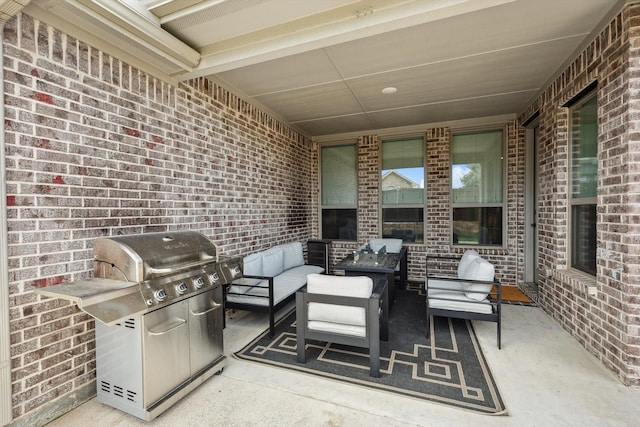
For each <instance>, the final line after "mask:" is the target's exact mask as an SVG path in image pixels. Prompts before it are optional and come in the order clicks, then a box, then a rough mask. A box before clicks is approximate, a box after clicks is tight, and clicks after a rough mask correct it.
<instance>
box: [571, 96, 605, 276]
mask: <svg viewBox="0 0 640 427" xmlns="http://www.w3.org/2000/svg"><path fill="white" fill-rule="evenodd" d="M592 99H595V101H596V171H595V172H596V176H595V190H596V194H595V195H594V196H589V197H579V196H576V197H574V194H573V181H574V174H573V172H574V171H573V167H574V157H573V151H574V147H573V129H574V126H575V123H574V120H573V114H574V112H575V111H576V110H578V109H580V108H581V107H583V106H584V105H585V104H587V103H588V102H589V101H591V100H592ZM565 106H566V107H567V108H568V116H569V120H568V138H567V143H568V153H569V156H568V160H569V161H568V163H569V174H568V191H567V197H568V202H567V260H568V264H569V267H570V269H571V270H574V271H576V272H578V273H580V274H585V275H588V276H590V277H594V278H595V277H596V275H597V269H598V261H597V253H598V252H597V251H598V245H597V227H598V219H597V209H598V197H597V193H598V167H597V161H598V139H599V136H600V129H599V123H598V118H599V117H598V114H597V109H598V90H597V87H591V86H590V87H588V88H587V90H585V91H583V92H581V93H579V94H578V95H577V96H576V97H574V98H573V99H572V100H571V102H570V103H568V104H566V105H565ZM576 206H593V207H594V208H595V210H596V215H595V222H594V227H595V229H596V230H594V233H596V243H595V245H594V248H593V257H594V259H595V265H594V269H593V271H587V270H585V269H583V268H580V266H577V265H576V263H575V262H574V249H575V248H574V243H573V242H574V236H575V234H576V233H575V231H574V228H573V226H574V220H573V215H574V207H576Z"/></svg>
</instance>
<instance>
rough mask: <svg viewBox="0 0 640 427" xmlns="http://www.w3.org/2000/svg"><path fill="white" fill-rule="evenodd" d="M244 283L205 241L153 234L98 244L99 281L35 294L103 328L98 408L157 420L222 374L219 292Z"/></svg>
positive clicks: (192, 235)
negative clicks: (69, 305) (63, 303)
mask: <svg viewBox="0 0 640 427" xmlns="http://www.w3.org/2000/svg"><path fill="white" fill-rule="evenodd" d="M240 275H241V261H240V259H226V260H220V259H219V256H218V253H217V248H216V246H215V244H214V243H213V242H211V241H210V240H209V239H207V238H206V237H205V236H203V235H202V234H200V233H197V232H191V231H180V232H168V233H150V234H142V235H127V236H116V237H108V238H100V239H96V240H95V242H94V278H92V279H88V280H82V281H77V282H71V283H65V284H60V285H56V286H51V287H48V288H43V289H39V290H37V291H36V292H37V293H39V294H41V295H44V296H51V297H57V298H64V299H67V300H71V301H74V302H75V303H77V304H78V306H79V307H80V308H81V309H82V310H83V311H85V312H87V313H88V314H90V315H91V316H93V317H95V318H96V319H98V320H99V322H96V370H97V375H96V376H97V395H98V401H100V402H102V403H105V404H108V405H110V406H113V407H116V408H118V409H121V410H123V411H125V412H127V413H130V414H132V415H134V416H137V417H139V418H142V419H146V420H152V419H154V418H155V417H157V416H158V415H159V414H161V413H162V412H163V411H164V410H166V409H167V408H169V407H170V406H171V405H172V404H173V403H175V402H176V401H178V400H179V399H180V398H182V397H183V396H185V395H186V394H187V393H189V392H190V391H191V390H193V389H194V388H196V387H197V386H198V385H200V384H201V383H202V382H203V381H204V380H206V379H207V378H209V377H210V376H211V375H213V374H215V373H216V372H220V371H221V370H222V368H223V367H224V364H225V359H226V358H225V356H224V354H223V340H222V333H223V320H224V313H223V301H222V298H223V290H222V286H223V285H224V284H225V283H229V282H231V280H233V279H234V278H236V277H239V276H240Z"/></svg>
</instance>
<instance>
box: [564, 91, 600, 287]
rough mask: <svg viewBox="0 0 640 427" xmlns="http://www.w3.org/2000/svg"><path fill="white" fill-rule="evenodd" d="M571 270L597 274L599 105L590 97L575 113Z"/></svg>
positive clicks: (577, 105) (572, 131) (576, 106)
mask: <svg viewBox="0 0 640 427" xmlns="http://www.w3.org/2000/svg"><path fill="white" fill-rule="evenodd" d="M570 126H571V128H570V131H571V134H570V137H571V178H570V179H571V199H570V203H569V204H570V207H571V218H570V221H571V222H570V224H571V229H570V233H571V246H570V247H571V255H570V257H571V267H573V268H576V269H578V270H581V271H584V272H585V273H588V274H592V275H594V276H595V274H596V191H597V172H598V102H597V97H596V94H595V93H593V92H592V93H590V94H588V95H587V96H586V97H585V98H584V99H583V100H581V101H579V102H578V103H576V105H575V106H574V107H572V109H571V123H570Z"/></svg>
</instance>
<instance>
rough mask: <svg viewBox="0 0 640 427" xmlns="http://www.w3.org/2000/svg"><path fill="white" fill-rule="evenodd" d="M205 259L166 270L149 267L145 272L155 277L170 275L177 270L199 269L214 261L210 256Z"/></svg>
mask: <svg viewBox="0 0 640 427" xmlns="http://www.w3.org/2000/svg"><path fill="white" fill-rule="evenodd" d="M204 257H205V258H204V259H203V260H200V261H196V262H189V263H186V264H179V265H175V266H173V267H167V268H155V267H149V268H148V269H147V271H148V272H149V273H150V274H153V275H157V274H163V275H164V274H171V273H173V272H175V271H179V270H188V269H192V268H195V267H200V266H202V265H205V264H209V263H210V262H211V260H215V259H216V257H214V256H211V255H205V256H204Z"/></svg>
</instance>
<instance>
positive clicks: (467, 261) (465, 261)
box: [458, 249, 480, 279]
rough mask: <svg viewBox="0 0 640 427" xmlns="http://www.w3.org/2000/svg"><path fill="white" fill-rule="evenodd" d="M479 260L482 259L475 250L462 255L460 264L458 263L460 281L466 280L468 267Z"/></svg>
mask: <svg viewBox="0 0 640 427" xmlns="http://www.w3.org/2000/svg"><path fill="white" fill-rule="evenodd" d="M477 258H480V254H478V252H476V251H474V250H473V249H469V250H467V251H465V253H464V254H463V255H462V258H460V262H459V263H458V277H459V278H460V279H464V278H466V277H465V273H466V271H467V267H469V265H471V263H472V262H473V261H474V260H476V259H477Z"/></svg>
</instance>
